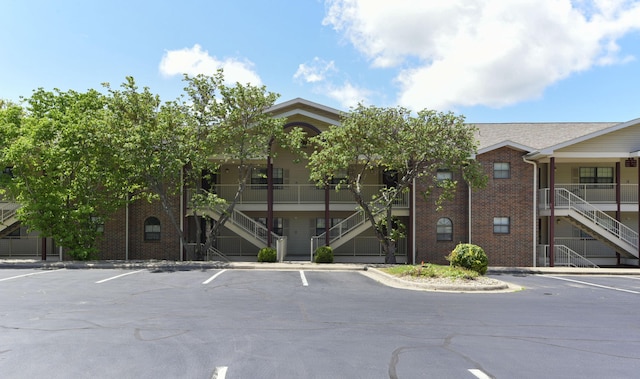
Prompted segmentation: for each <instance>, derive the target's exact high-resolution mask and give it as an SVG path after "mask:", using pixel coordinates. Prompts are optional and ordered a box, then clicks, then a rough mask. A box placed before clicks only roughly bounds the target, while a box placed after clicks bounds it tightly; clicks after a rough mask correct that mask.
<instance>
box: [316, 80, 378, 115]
mask: <svg viewBox="0 0 640 379" xmlns="http://www.w3.org/2000/svg"><path fill="white" fill-rule="evenodd" d="M321 92H322V93H324V94H325V95H327V96H329V97H330V98H332V99H334V100H336V101H338V102H339V103H340V105H341V106H342V107H343V108H344V109H348V108H350V107H355V106H356V105H358V103H363V104H367V103H368V102H369V100H368V98H369V95H370V94H371V93H370V91H369V90H367V89H364V88H358V87H356V86H354V85H353V84H351V83H349V82H345V83H343V84H342V85H340V86H335V85H327V86H326V87H325V88H323V89H322V91H321Z"/></svg>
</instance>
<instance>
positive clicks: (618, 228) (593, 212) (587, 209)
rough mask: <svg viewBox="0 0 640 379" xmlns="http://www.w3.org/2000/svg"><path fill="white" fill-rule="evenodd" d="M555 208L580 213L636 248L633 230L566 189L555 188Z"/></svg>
mask: <svg viewBox="0 0 640 379" xmlns="http://www.w3.org/2000/svg"><path fill="white" fill-rule="evenodd" d="M555 195H556V198H555V200H556V202H555V207H556V208H563V209H567V208H568V209H571V210H573V211H576V212H578V213H580V214H581V215H582V216H584V217H586V218H587V219H589V220H590V221H591V222H593V223H594V224H596V225H598V226H600V227H602V228H604V229H605V230H606V231H608V232H609V233H611V234H613V235H614V236H616V238H618V239H620V240H622V241H624V242H626V243H628V244H630V245H631V246H633V247H635V248H637V247H638V233H636V232H635V231H634V230H633V229H631V228H629V227H628V226H626V225H624V224H623V223H621V222H620V221H618V220H616V219H615V218H613V217H611V216H609V215H608V214H606V213H604V212H602V211H601V210H599V209H598V208H596V207H595V206H593V205H592V204H590V203H589V202H587V201H585V200H584V199H583V198H581V197H580V196H578V195H576V194H574V193H572V192H571V191H569V190H567V189H566V188H556V190H555Z"/></svg>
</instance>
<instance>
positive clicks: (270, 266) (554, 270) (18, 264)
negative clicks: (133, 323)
mask: <svg viewBox="0 0 640 379" xmlns="http://www.w3.org/2000/svg"><path fill="white" fill-rule="evenodd" d="M384 266H385V265H383V264H369V263H324V264H323V263H311V262H302V261H300V262H299V261H287V262H277V263H260V262H218V261H206V262H204V261H184V262H179V261H157V260H145V261H62V262H57V261H40V260H35V259H0V269H6V268H13V269H20V268H29V269H59V268H66V269H138V270H139V269H145V268H148V269H160V270H169V271H187V270H209V269H220V268H226V269H240V270H254V269H255V270H309V271H312V270H318V271H323V270H327V271H366V270H367V269H369V268H376V267H384ZM514 274H515V275H535V274H539V275H640V268H580V267H489V269H488V271H487V275H514Z"/></svg>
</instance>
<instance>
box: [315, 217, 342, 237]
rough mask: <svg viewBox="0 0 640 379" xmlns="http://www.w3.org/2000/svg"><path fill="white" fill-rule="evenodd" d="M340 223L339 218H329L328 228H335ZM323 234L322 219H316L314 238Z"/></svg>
mask: <svg viewBox="0 0 640 379" xmlns="http://www.w3.org/2000/svg"><path fill="white" fill-rule="evenodd" d="M341 221H342V219H341V218H330V219H329V222H330V223H331V226H330V227H329V228H332V227H334V226H336V225H337V224H339V223H340V222H341ZM324 232H325V227H324V218H316V236H319V235H320V234H322V233H324Z"/></svg>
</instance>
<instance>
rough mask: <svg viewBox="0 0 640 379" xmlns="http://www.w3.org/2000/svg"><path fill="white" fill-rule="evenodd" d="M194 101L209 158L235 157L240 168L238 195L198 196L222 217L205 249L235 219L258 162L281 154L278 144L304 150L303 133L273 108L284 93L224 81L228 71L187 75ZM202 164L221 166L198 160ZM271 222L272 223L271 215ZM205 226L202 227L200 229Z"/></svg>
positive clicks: (194, 115)
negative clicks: (272, 111)
mask: <svg viewBox="0 0 640 379" xmlns="http://www.w3.org/2000/svg"><path fill="white" fill-rule="evenodd" d="M185 80H186V81H187V83H188V86H187V88H186V92H187V94H188V96H189V97H188V98H189V100H190V103H191V104H192V106H191V108H190V120H191V122H193V123H194V124H195V125H196V127H195V129H196V130H198V131H199V132H198V135H199V136H200V138H199V140H200V141H202V144H203V146H205V147H206V152H207V154H203V155H201V156H204V157H206V158H212V157H215V158H216V159H217V160H218V162H219V161H220V160H222V161H233V162H234V165H235V166H236V167H237V190H236V193H235V195H234V197H233V199H231V200H228V199H226V200H225V199H222V198H219V197H218V196H217V195H216V194H215V193H206V194H202V195H201V196H200V197H198V198H194V199H193V201H194V203H197V204H198V206H210V207H214V208H215V209H216V210H217V211H218V212H217V213H218V214H219V217H218V218H217V219H215V220H213V221H214V222H211V223H210V224H209V227H208V228H207V233H206V234H207V238H206V243H205V250H206V249H208V248H209V247H211V246H215V244H216V239H217V236H218V235H219V232H220V229H221V228H222V226H224V224H225V223H226V222H227V221H228V220H229V218H230V217H231V215H232V214H233V211H234V209H235V207H236V205H237V203H238V201H239V199H240V197H241V195H242V193H243V192H244V190H245V188H246V185H247V182H248V181H249V179H250V177H251V172H252V170H253V169H254V168H255V167H256V164H257V161H259V160H263V159H265V158H266V159H267V160H268V162H267V163H268V164H269V161H270V159H271V158H273V157H274V156H275V150H274V149H275V146H276V145H279V146H281V147H284V148H290V149H294V150H296V151H300V149H299V147H300V145H301V142H302V139H303V137H304V136H303V132H302V130H301V129H299V128H294V129H292V130H289V131H286V132H285V130H284V129H283V126H284V119H280V118H274V117H273V116H272V115H271V114H269V112H268V109H269V108H270V107H272V106H273V104H274V103H275V101H276V100H277V98H278V97H279V95H278V94H276V93H273V92H268V91H267V89H266V87H265V86H260V87H258V86H253V85H250V84H246V85H243V84H240V83H236V84H235V85H234V86H226V85H224V84H222V72H221V71H219V72H218V74H217V75H216V76H204V75H199V76H196V77H188V76H186V77H185ZM194 166H197V167H200V168H207V169H209V170H214V169H216V168H217V167H211V166H207V165H206V163H205V162H198V163H197V164H196V165H194ZM267 222H269V223H270V222H271V220H268V221H267ZM198 229H199V228H198Z"/></svg>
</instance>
